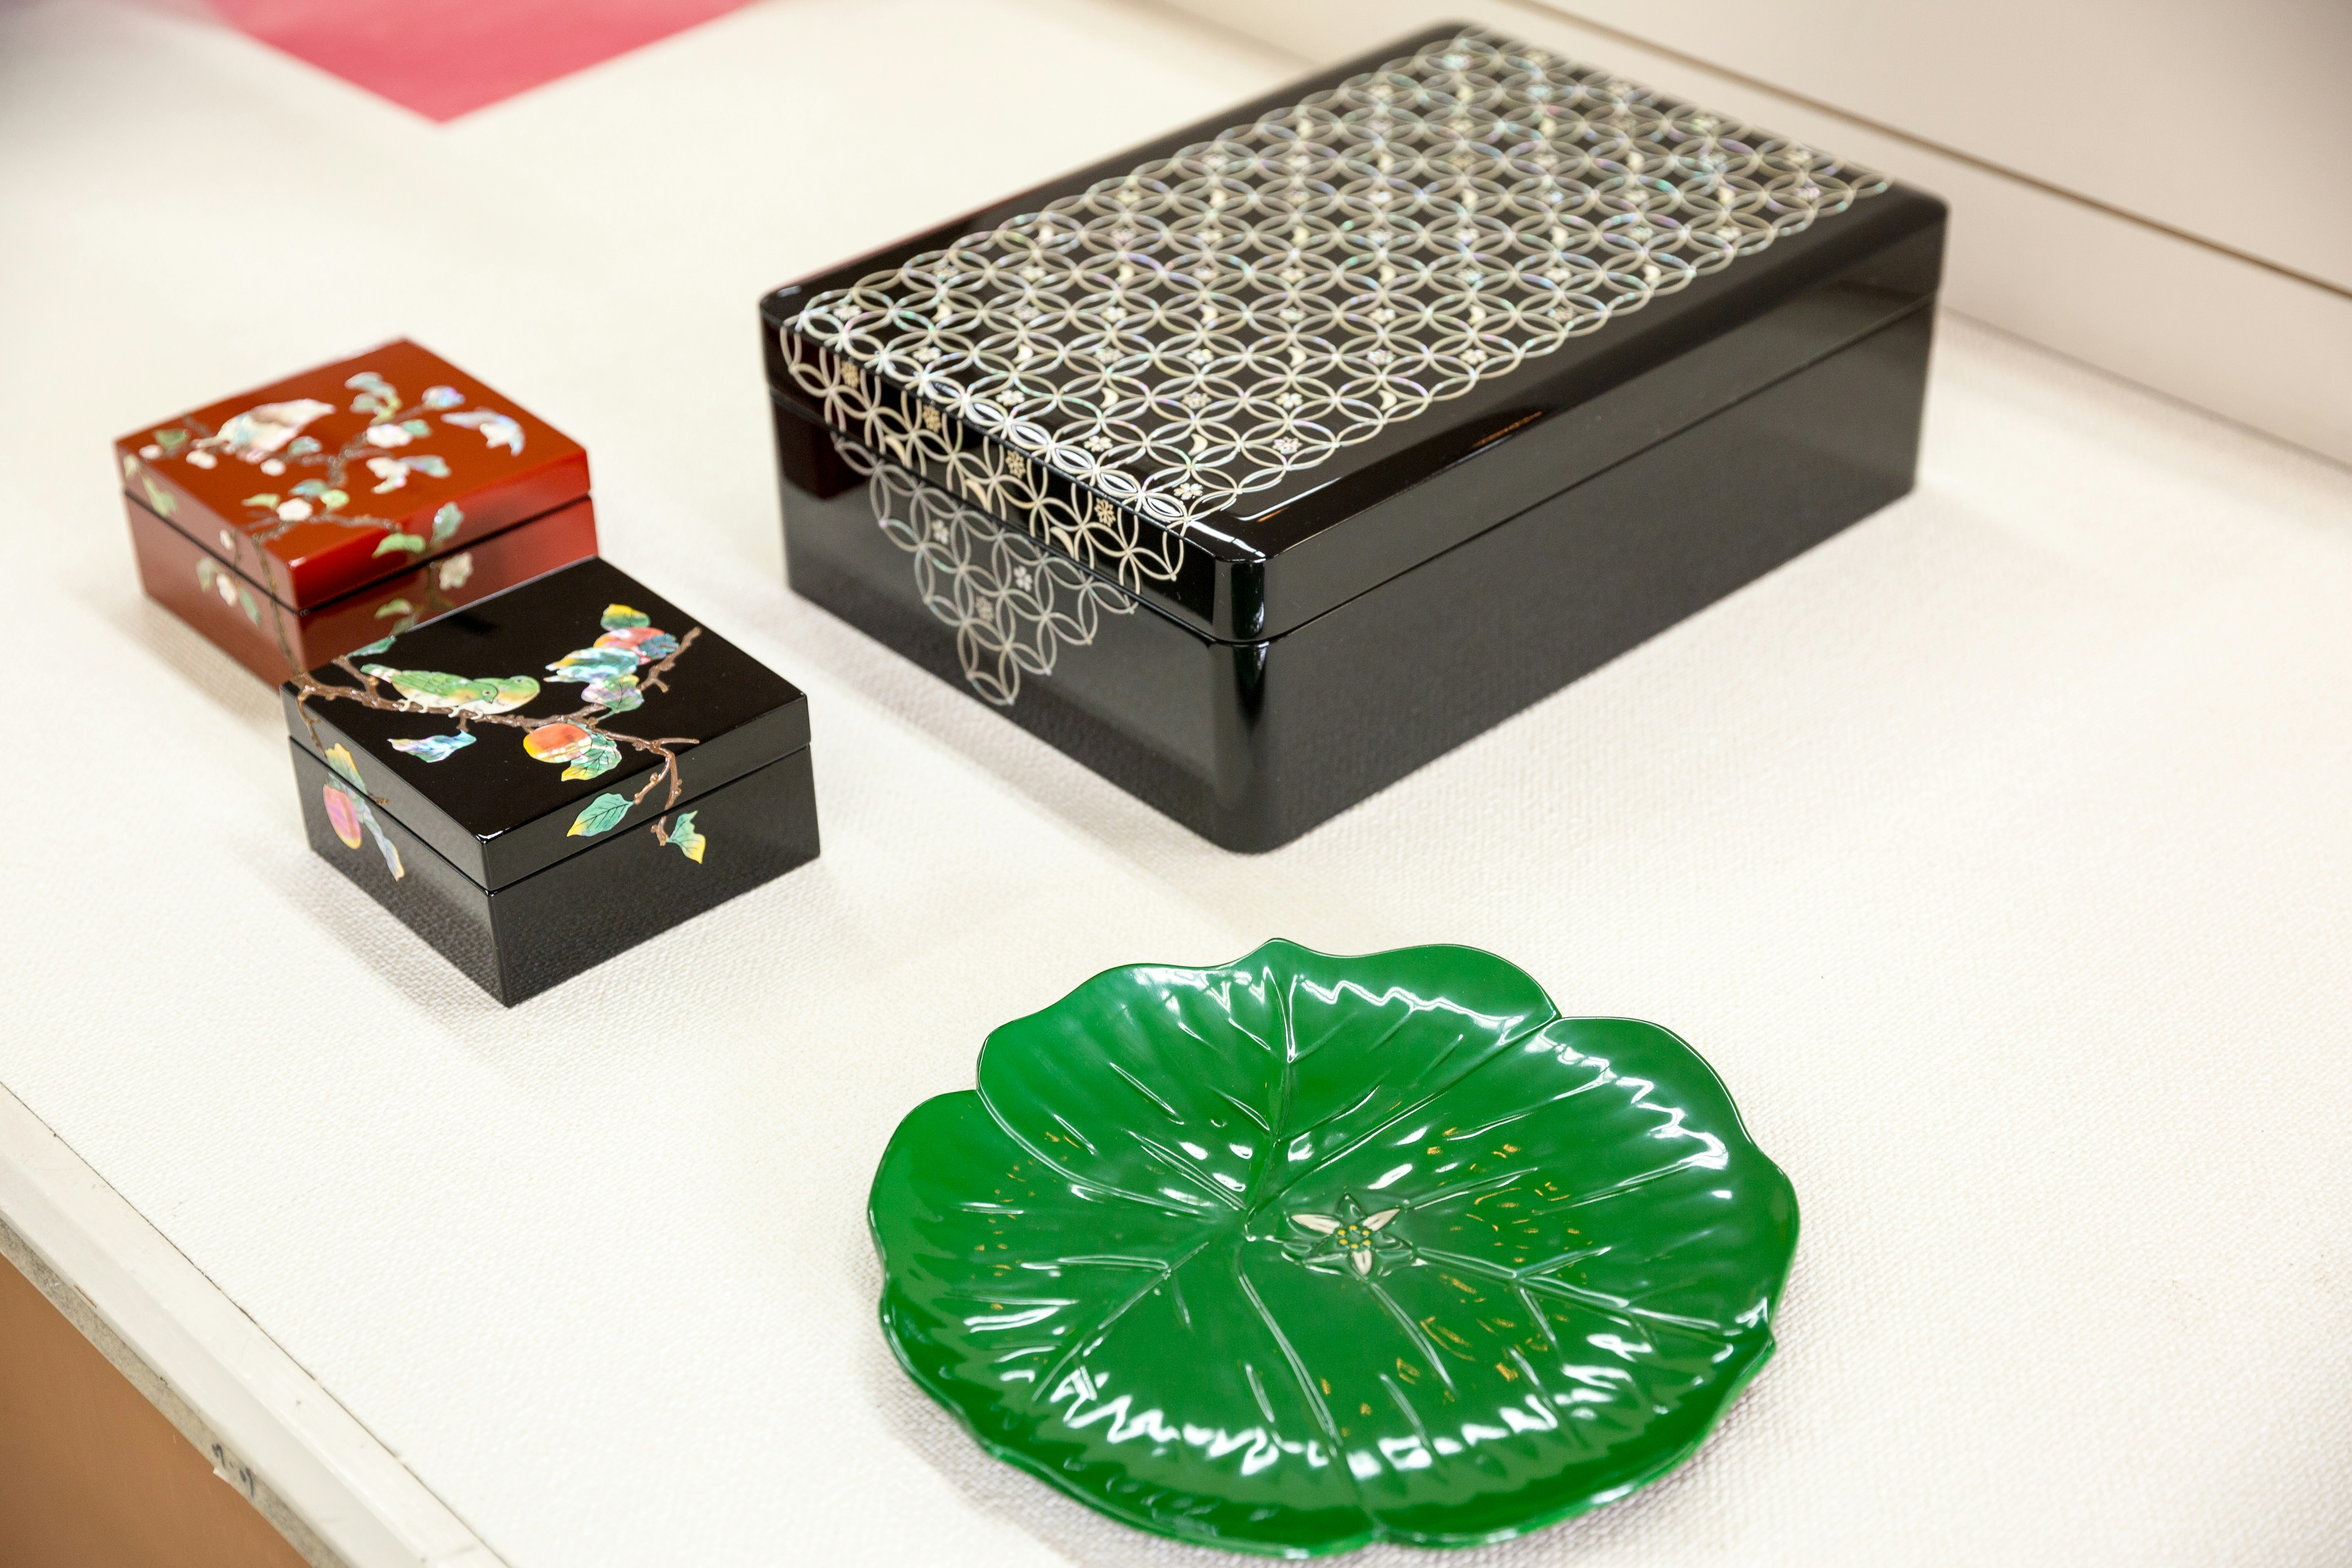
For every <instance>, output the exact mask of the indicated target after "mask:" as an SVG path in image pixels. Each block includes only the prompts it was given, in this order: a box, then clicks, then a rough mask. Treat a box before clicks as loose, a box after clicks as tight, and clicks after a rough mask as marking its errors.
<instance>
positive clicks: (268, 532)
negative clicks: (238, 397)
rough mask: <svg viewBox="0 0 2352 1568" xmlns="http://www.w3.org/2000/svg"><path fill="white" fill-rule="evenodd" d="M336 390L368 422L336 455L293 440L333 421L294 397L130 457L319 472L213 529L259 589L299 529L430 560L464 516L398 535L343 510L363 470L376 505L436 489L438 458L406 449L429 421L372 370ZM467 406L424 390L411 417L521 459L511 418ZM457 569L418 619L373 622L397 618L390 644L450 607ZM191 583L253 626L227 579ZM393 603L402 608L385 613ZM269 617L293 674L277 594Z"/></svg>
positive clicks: (453, 396) (431, 592) (249, 609)
mask: <svg viewBox="0 0 2352 1568" xmlns="http://www.w3.org/2000/svg"><path fill="white" fill-rule="evenodd" d="M343 385H344V388H345V389H346V390H347V391H351V392H354V393H356V394H357V395H356V396H354V397H353V398H352V406H351V411H352V413H354V414H360V415H364V416H367V418H368V424H367V425H366V426H363V427H362V429H361V430H360V432H359V434H357V435H355V436H353V437H352V438H351V439H350V440H348V441H346V442H344V443H343V445H342V447H341V449H340V450H338V451H334V452H329V451H328V450H327V449H326V447H324V446H323V445H322V444H321V443H320V441H319V439H318V438H317V437H313V436H307V435H304V434H303V433H302V432H303V429H304V427H305V426H309V425H310V423H311V422H312V421H314V420H316V419H318V418H319V417H320V416H323V415H327V414H331V413H333V412H334V405H332V404H329V403H321V402H320V401H319V400H318V399H316V398H311V397H301V398H294V399H290V400H289V401H287V402H283V403H265V404H262V405H259V406H257V407H255V408H248V409H247V410H246V411H245V412H244V413H242V414H238V415H236V416H232V417H231V418H230V419H229V420H228V421H227V423H226V424H225V425H223V426H221V427H220V428H219V429H218V430H215V429H213V428H212V427H211V426H209V425H207V424H206V423H205V421H203V420H201V419H183V420H181V421H180V422H179V424H177V425H175V426H170V427H168V428H164V429H160V430H156V431H154V432H152V434H153V436H154V439H153V440H152V442H150V443H149V444H148V445H147V446H145V447H142V448H141V450H140V452H139V457H140V458H142V459H144V460H145V461H147V462H150V463H155V462H161V461H164V460H166V459H177V460H180V461H184V462H186V463H188V464H190V465H191V466H193V467H195V468H218V467H219V466H220V461H221V458H223V457H224V456H226V457H229V458H237V459H240V460H242V461H244V462H247V463H250V464H252V465H254V466H255V467H256V468H259V469H260V471H261V473H262V474H263V475H264V476H266V477H268V478H271V479H276V478H278V477H279V476H281V475H283V474H285V473H286V472H287V469H288V466H289V464H291V465H293V466H294V467H297V468H317V469H320V470H323V472H322V473H321V474H320V475H319V476H315V477H312V478H309V479H299V480H297V481H296V482H295V483H294V484H293V485H292V486H291V487H289V489H287V490H286V491H285V493H283V494H280V493H279V492H278V491H275V490H268V491H262V492H259V493H257V494H254V495H249V496H247V497H246V498H245V500H244V501H243V503H242V504H243V505H244V507H245V509H246V520H245V526H244V527H243V528H242V529H239V530H236V531H231V530H227V529H224V530H222V531H221V542H222V544H223V545H224V546H226V549H227V551H228V554H229V559H230V561H231V563H233V564H235V565H236V566H237V567H238V568H239V569H240V570H243V571H245V572H246V574H247V575H248V576H251V577H253V578H255V579H257V581H259V582H261V583H263V584H268V582H269V580H270V577H269V569H268V559H267V556H266V553H265V547H266V546H268V544H270V543H272V542H276V541H277V540H278V539H279V538H280V537H282V536H283V535H284V534H285V533H286V532H287V531H289V529H292V528H294V527H296V526H298V525H299V524H301V523H304V522H309V521H335V522H340V523H342V524H344V525H346V526H349V527H354V528H356V527H365V526H370V525H373V526H374V527H377V528H381V529H383V531H384V537H383V540H382V541H381V542H378V544H377V545H376V548H375V553H376V554H377V555H379V556H382V555H389V554H394V553H396V552H405V553H406V554H407V555H408V557H409V558H410V559H411V560H417V559H420V558H422V557H423V556H424V554H425V552H427V551H428V550H438V549H439V548H441V547H442V546H443V545H445V544H446V543H448V542H449V541H450V540H452V539H454V538H456V537H457V531H458V530H459V529H461V528H462V527H464V526H465V521H466V514H465V512H464V510H461V509H460V508H459V507H458V506H457V503H456V502H454V501H451V502H448V503H446V504H445V505H443V506H442V507H441V508H440V509H439V510H436V512H435V513H434V514H433V523H432V527H431V529H430V531H429V533H428V534H427V535H425V536H419V535H417V534H414V533H405V532H403V531H400V530H398V529H396V528H394V526H393V524H392V523H391V521H388V520H386V519H384V518H380V517H375V516H373V515H370V514H367V513H363V512H352V513H345V512H344V511H343V510H342V509H343V508H344V507H346V506H348V505H350V504H351V500H352V498H351V492H350V491H349V489H346V488H345V485H346V480H347V479H348V477H349V475H350V473H351V470H352V468H353V467H354V466H355V465H357V466H362V467H363V468H365V469H366V471H367V472H368V473H369V474H371V475H373V476H374V478H375V479H377V481H378V482H377V483H376V484H374V485H373V486H372V487H371V489H372V493H373V494H376V495H383V494H386V493H388V492H389V491H392V490H396V489H402V488H404V486H406V484H407V483H408V479H409V476H410V475H411V474H424V475H426V476H428V477H429V478H432V479H447V478H448V477H449V462H448V459H447V458H445V457H443V456H441V455H440V454H438V453H434V452H424V451H416V452H409V451H405V450H404V448H406V447H412V446H415V444H416V443H417V442H418V441H421V440H425V439H426V438H429V437H432V436H434V435H436V434H437V432H436V431H435V430H434V428H433V426H432V425H431V423H430V422H429V421H428V420H426V419H424V418H420V417H417V416H416V415H415V414H411V415H410V416H407V417H402V411H403V409H404V408H405V407H406V404H405V401H404V399H403V398H402V396H401V395H400V392H399V389H398V388H396V387H394V385H393V384H391V383H390V382H388V381H386V380H384V378H383V376H382V375H380V374H377V373H376V372H374V371H372V370H363V371H361V372H360V373H359V374H356V375H353V376H352V377H351V378H349V379H348V380H346V381H345V382H344V383H343ZM465 403H466V396H465V394H463V393H461V392H459V391H458V390H457V388H456V387H454V386H428V387H426V388H425V393H424V395H423V397H422V399H421V400H420V405H419V408H418V410H417V411H416V412H417V413H430V412H433V411H436V410H437V411H442V412H441V422H442V423H443V424H445V425H450V426H457V427H458V428H461V429H467V430H473V431H475V432H477V433H478V434H479V435H480V436H481V437H482V438H483V440H484V441H485V442H486V443H487V444H488V447H491V448H493V449H495V448H498V447H505V448H506V449H507V450H508V451H509V452H511V453H514V454H516V455H517V456H520V454H521V452H522V447H523V438H524V437H523V429H522V426H521V425H520V423H518V422H517V421H516V420H515V419H514V417H513V416H510V415H508V414H504V413H501V412H499V411H498V410H497V409H493V408H467V407H465V406H464V405H465ZM131 471H132V465H131V463H130V461H129V460H128V459H126V462H125V474H126V477H128V476H129V475H130V473H131ZM146 484H147V490H148V495H149V499H150V500H152V501H154V502H155V503H156V510H158V511H161V512H162V513H163V514H164V515H165V516H167V517H168V516H169V515H171V512H172V510H173V508H172V506H171V504H170V501H171V497H170V495H169V493H168V492H166V491H164V490H163V489H159V488H158V487H157V486H156V485H155V483H154V481H153V480H152V479H148V480H147V481H146ZM248 551H249V552H251V559H250V561H249V562H248V561H247V552H248ZM462 561H464V558H463V557H456V558H452V560H451V561H450V562H449V563H445V565H444V566H443V568H442V570H441V571H440V572H439V573H438V574H436V575H435V576H434V577H433V578H432V579H431V580H430V582H429V583H428V584H427V587H426V595H427V600H428V603H427V605H426V606H425V609H424V610H422V611H419V610H418V609H416V608H415V606H413V605H409V603H408V602H407V601H406V600H405V599H394V600H393V601H392V602H391V604H388V605H385V606H384V607H383V609H382V610H379V611H378V612H377V614H378V616H380V617H381V616H383V615H385V614H387V613H390V614H396V615H398V616H401V617H402V618H401V619H400V620H399V621H397V622H396V623H395V624H394V626H393V628H392V629H393V635H394V636H398V635H399V634H400V633H402V632H404V631H406V630H408V629H409V628H410V627H411V626H415V625H416V623H417V622H418V621H420V620H429V619H431V618H432V616H435V615H438V614H440V613H441V612H442V611H445V610H448V609H451V608H454V607H455V606H454V605H451V604H449V603H448V602H447V600H446V597H445V591H446V590H447V589H451V588H455V587H457V586H458V585H460V584H463V583H464V582H465V579H466V576H467V575H468V574H470V572H471V563H470V562H466V563H464V564H463V565H459V564H458V563H459V562H462ZM197 581H198V584H199V585H200V586H202V587H205V588H217V591H219V592H220V594H221V597H222V600H223V601H224V602H225V603H230V604H234V605H237V606H238V607H240V608H242V609H243V610H244V611H245V615H246V618H247V620H250V621H253V622H254V623H255V624H256V625H258V624H259V623H260V606H259V605H258V604H257V603H254V602H253V595H251V593H250V592H249V591H247V590H245V589H244V588H242V587H241V586H239V585H236V584H231V583H230V582H229V581H228V580H227V579H226V578H225V577H219V578H215V576H209V575H207V574H205V573H204V571H203V569H202V568H201V567H200V568H199V569H198V578H197ZM394 605H398V606H399V608H398V609H397V610H394ZM271 609H272V616H271V619H272V622H273V623H274V624H273V626H272V627H271V630H272V631H273V632H274V633H275V634H276V636H277V639H278V652H279V653H280V654H281V655H282V656H283V657H284V658H285V660H286V663H287V667H288V668H300V667H301V665H302V664H303V662H304V661H303V660H301V659H299V658H296V657H295V655H294V651H293V645H292V641H291V639H290V638H289V635H288V628H287V626H286V620H287V615H286V610H285V608H284V606H282V605H278V604H277V602H276V600H275V597H274V595H273V596H272V601H271Z"/></svg>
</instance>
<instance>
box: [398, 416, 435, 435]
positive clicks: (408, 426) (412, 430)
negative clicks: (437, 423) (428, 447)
mask: <svg viewBox="0 0 2352 1568" xmlns="http://www.w3.org/2000/svg"><path fill="white" fill-rule="evenodd" d="M400 427H401V428H402V429H404V430H405V431H407V432H408V433H409V434H410V435H412V436H430V435H432V434H433V426H430V425H427V424H426V423H425V421H424V420H422V419H404V420H402V421H401V422H400Z"/></svg>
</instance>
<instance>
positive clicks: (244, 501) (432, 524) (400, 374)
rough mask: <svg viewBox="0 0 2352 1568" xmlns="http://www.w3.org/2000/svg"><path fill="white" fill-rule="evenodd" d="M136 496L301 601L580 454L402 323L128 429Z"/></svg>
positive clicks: (539, 486)
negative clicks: (252, 385)
mask: <svg viewBox="0 0 2352 1568" xmlns="http://www.w3.org/2000/svg"><path fill="white" fill-rule="evenodd" d="M114 449H115V455H116V457H117V458H118V459H119V460H120V461H121V467H122V479H123V484H124V486H125V488H126V489H129V490H130V492H131V495H132V496H133V497H134V498H136V499H137V500H141V501H142V502H144V503H145V504H146V505H148V506H150V507H152V508H153V509H154V510H156V511H158V512H161V513H162V514H163V516H164V517H165V518H167V519H169V520H170V521H172V522H173V523H174V524H176V525H178V526H179V527H180V528H181V529H183V530H184V531H187V532H189V533H192V534H194V535H195V537H197V538H198V539H202V540H212V541H216V542H218V543H219V544H220V546H221V548H222V550H223V551H224V552H225V553H226V554H227V555H228V557H229V559H230V560H231V561H232V562H233V563H235V564H236V565H237V566H238V567H240V568H242V569H243V570H245V571H246V572H247V573H248V574H250V575H252V576H253V577H255V578H256V579H257V580H258V581H261V582H263V583H265V584H268V588H269V591H270V593H271V594H272V595H274V596H276V597H277V598H278V600H279V601H280V602H281V603H283V604H285V605H289V606H290V607H292V608H294V609H298V610H301V609H309V608H310V607H311V606H313V605H320V604H324V603H325V602H326V601H327V600H329V599H332V598H334V597H336V596H337V595H342V594H348V593H350V592H352V590H354V589H357V588H362V587H365V586H366V585H367V584H370V583H373V582H376V581H378V580H380V579H382V578H384V577H389V576H392V575H394V574H397V573H402V572H406V571H408V570H410V569H411V568H413V567H415V565H416V564H417V563H419V562H421V561H429V560H431V559H433V558H434V557H435V556H437V555H441V554H444V553H446V552H448V551H451V550H457V549H462V548H463V547H464V546H465V545H466V544H467V543H468V542H472V541H474V540H477V539H479V538H481V537H483V536H484V535H486V534H490V533H495V532H497V531H499V529H502V528H505V527H507V526H509V524H512V523H517V522H520V521H524V520H525V519H528V518H533V517H537V516H539V515H540V514H541V512H545V511H548V510H552V509H553V508H555V507H559V506H562V505H563V504H564V503H565V502H567V501H571V500H577V499H579V498H580V497H581V496H583V495H586V494H587V493H588V454H587V452H586V451H584V450H583V448H582V447H581V446H580V444H579V443H578V442H576V441H574V440H572V438H571V437H568V436H566V435H564V434H563V433H562V431H561V430H558V429H556V428H555V426H552V425H550V424H548V423H547V422H546V421H545V420H543V419H541V418H540V417H538V416H536V415H534V414H532V413H531V412H530V410H528V409H526V408H524V407H522V406H521V405H519V404H517V403H515V402H514V401H513V400H512V399H510V398H507V397H504V396H501V395H499V394H498V393H497V392H494V391H492V390H491V389H490V388H489V387H488V386H486V385H484V384H482V383H480V382H479V381H477V380H475V379H474V378H473V377H472V376H470V375H467V374H466V373H465V372H464V371H462V370H459V369H458V368H457V366H456V365H453V364H451V363H449V362H448V361H447V360H445V359H443V358H441V357H440V356H439V355H438V354H436V353H433V352H432V351H430V350H429V349H425V348H420V347H419V346H418V345H416V344H415V343H412V342H408V341H407V340H405V339H402V340H400V341H398V342H389V343H386V344H384V345H383V347H382V348H377V349H371V350H370V351H368V352H367V353H363V354H357V355H354V356H353V357H352V358H350V359H346V360H338V361H336V362H335V363H332V364H325V365H320V366H319V367H318V368H317V369H316V370H310V371H305V372H303V373H302V374H299V375H294V376H289V377H288V378H287V379H285V380H284V381H280V382H275V383H273V384H270V385H268V386H264V387H257V388H256V389H255V390H254V391H251V392H247V393H244V394H241V395H238V396H236V397H227V398H223V399H222V400H221V401H220V402H218V403H215V404H210V405H206V406H205V407H203V408H198V409H195V410H193V411H192V412H190V413H187V414H184V415H182V416H180V417H179V418H177V419H173V420H170V421H167V422H165V423H163V424H161V425H158V426H154V427H152V428H151V429H146V430H141V431H136V432H133V433H132V434H131V435H129V436H125V437H122V438H121V440H119V441H117V442H116V443H115V444H114Z"/></svg>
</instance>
